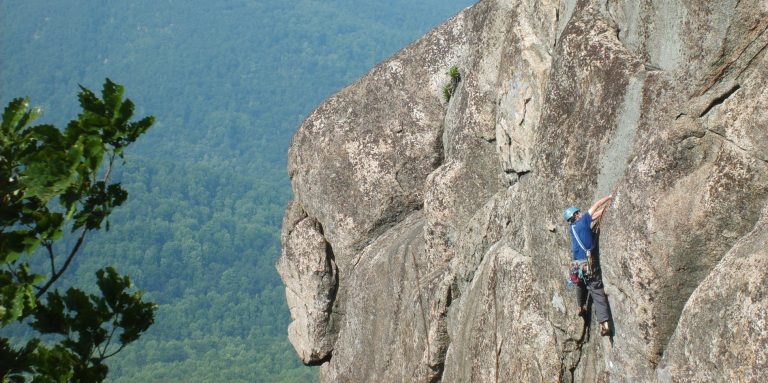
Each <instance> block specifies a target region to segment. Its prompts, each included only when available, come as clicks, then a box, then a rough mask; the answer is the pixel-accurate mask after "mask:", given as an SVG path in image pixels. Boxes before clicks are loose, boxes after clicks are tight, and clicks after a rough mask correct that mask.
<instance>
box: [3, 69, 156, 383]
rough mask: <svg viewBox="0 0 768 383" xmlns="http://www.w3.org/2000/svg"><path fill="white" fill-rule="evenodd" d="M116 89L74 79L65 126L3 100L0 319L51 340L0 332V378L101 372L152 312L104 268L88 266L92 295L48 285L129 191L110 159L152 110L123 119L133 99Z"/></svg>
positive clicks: (90, 376)
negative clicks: (64, 242) (73, 115)
mask: <svg viewBox="0 0 768 383" xmlns="http://www.w3.org/2000/svg"><path fill="white" fill-rule="evenodd" d="M123 92H124V90H123V87H122V86H120V85H118V84H115V83H113V82H112V81H111V80H109V79H107V80H106V81H105V83H104V87H103V90H102V94H101V98H99V97H98V96H96V95H95V94H94V93H93V92H91V91H90V90H88V89H86V88H83V87H81V91H80V93H79V99H80V105H81V107H82V113H81V114H80V115H79V116H78V118H77V119H75V120H72V121H71V122H70V123H69V124H68V126H67V127H66V129H64V131H60V130H58V129H56V128H55V127H54V126H52V125H36V126H29V124H30V123H31V122H32V121H33V120H34V119H35V118H36V117H37V116H38V115H39V111H38V110H36V109H32V110H30V109H29V102H28V100H27V99H21V98H17V99H14V100H13V101H11V102H10V103H9V105H8V107H6V108H5V111H4V113H3V121H2V125H0V128H1V129H2V132H1V133H2V135H1V137H2V138H0V144H2V146H0V180H3V182H2V183H0V200H2V205H0V264H1V265H0V324H1V325H2V326H3V327H4V326H7V325H9V324H11V323H12V322H17V321H18V322H23V323H26V324H28V325H29V326H30V327H31V328H32V329H34V330H35V331H36V332H37V333H39V334H51V335H55V337H54V338H55V339H58V343H57V344H56V345H55V346H53V347H49V346H47V345H45V344H44V343H43V342H41V341H40V340H39V339H37V338H36V337H33V338H32V339H30V340H28V341H27V342H26V345H24V346H23V347H21V348H20V349H15V348H14V345H13V344H12V343H11V342H10V341H9V340H8V339H6V338H0V355H2V356H3V358H2V359H0V361H1V362H0V363H2V364H0V379H8V380H10V381H13V382H23V381H25V380H26V377H27V376H30V375H31V376H35V377H36V378H35V379H36V380H35V381H38V380H41V381H67V380H70V379H71V380H75V381H82V382H98V381H102V380H104V379H105V377H106V374H107V371H108V368H107V366H106V365H105V364H104V360H105V359H107V358H109V357H111V356H113V355H115V354H116V353H117V352H119V351H120V350H122V349H123V348H124V347H125V346H126V345H127V344H129V343H131V342H133V341H135V340H137V339H138V338H139V336H140V335H141V333H143V332H144V331H146V330H147V329H148V328H149V326H150V325H151V324H152V323H153V321H154V311H155V307H154V304H153V303H149V302H144V301H143V300H142V294H141V293H139V292H133V293H130V292H129V290H131V283H130V280H129V279H128V277H121V276H120V275H118V274H117V272H116V271H115V270H114V268H111V267H109V268H106V269H103V270H99V271H98V272H96V276H97V278H98V282H97V285H98V287H99V290H100V293H101V295H95V294H86V293H85V292H83V291H82V290H80V289H77V288H74V287H71V288H69V289H68V290H67V292H66V294H64V295H61V294H59V292H58V291H56V290H54V291H50V290H51V288H52V287H53V286H54V284H55V283H56V282H57V281H58V280H59V278H61V276H62V275H63V274H64V272H65V271H66V270H67V269H68V268H69V266H70V265H71V263H72V261H73V260H74V259H75V256H76V255H78V253H79V252H80V249H81V246H82V244H83V241H84V240H85V238H86V235H87V234H88V233H90V232H92V231H96V230H99V229H101V227H102V224H103V223H104V222H105V220H106V219H107V218H108V217H109V215H110V214H111V213H112V211H113V209H114V208H116V207H118V206H120V205H122V204H123V203H124V202H125V201H126V198H127V196H128V193H127V192H126V191H125V190H124V189H123V188H122V187H121V186H120V184H118V183H112V182H111V181H110V174H111V172H112V167H113V165H114V161H115V158H116V157H118V156H120V157H122V155H123V149H124V148H125V147H127V146H128V145H130V144H132V143H133V142H135V141H136V139H138V137H139V136H141V135H142V134H143V133H144V132H146V131H147V129H149V127H150V126H151V125H152V124H153V122H154V118H153V117H146V118H144V119H141V120H139V121H135V122H132V121H130V120H131V118H132V117H133V112H134V105H133V103H132V102H131V101H130V100H125V101H123ZM105 158H106V159H107V163H106V164H105V163H104V159H105ZM65 231H68V232H69V234H70V235H72V236H73V237H74V238H76V240H75V242H74V244H73V245H72V246H71V249H69V251H68V252H66V253H65V254H63V255H62V254H59V253H58V252H56V251H55V250H54V243H55V242H56V241H59V240H61V239H62V238H63V237H64V233H65ZM38 249H42V250H43V251H37V250H38ZM38 258H47V259H46V260H45V262H40V261H36V259H38ZM62 261H63V262H62ZM46 264H47V265H46ZM57 264H58V266H57ZM33 270H35V271H33ZM43 270H47V271H43ZM27 319H30V320H27ZM115 335H117V336H118V337H117V339H114V337H115ZM117 344H119V345H117Z"/></svg>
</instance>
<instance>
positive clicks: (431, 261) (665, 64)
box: [277, 0, 768, 382]
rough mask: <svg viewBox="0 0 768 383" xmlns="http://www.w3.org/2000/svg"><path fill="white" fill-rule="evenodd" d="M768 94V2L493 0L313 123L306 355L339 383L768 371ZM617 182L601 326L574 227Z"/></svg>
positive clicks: (303, 130)
mask: <svg viewBox="0 0 768 383" xmlns="http://www.w3.org/2000/svg"><path fill="white" fill-rule="evenodd" d="M452 66H456V67H458V68H459V70H460V72H461V78H462V80H461V82H460V83H459V84H458V87H457V89H456V90H455V93H454V94H453V96H452V97H451V99H450V101H449V102H445V101H444V100H443V99H442V87H443V86H444V85H445V84H446V83H448V82H449V81H450V78H449V77H448V75H447V74H446V71H447V70H448V69H449V68H450V67H452ZM767 88H768V3H766V2H765V1H759V0H740V1H736V0H732V1H726V2H697V1H689V0H675V1H669V0H665V1H660V0H648V1H613V0H609V1H605V2H590V1H575V0H571V1H547V0H543V1H533V0H514V1H513V0H482V1H480V2H479V3H478V4H476V5H475V6H473V7H472V8H469V9H467V10H465V11H463V12H462V13H460V14H459V15H457V16H456V17H454V18H452V19H451V20H448V21H447V22H446V23H445V24H443V25H442V26H440V27H438V28H437V29H435V30H434V31H432V32H430V33H429V34H427V35H426V36H424V37H423V38H422V39H420V40H419V41H417V42H416V43H414V44H413V45H411V46H409V47H407V48H405V49H404V50H403V51H401V52H400V53H398V54H397V55H395V56H393V57H392V58H391V59H389V60H387V61H386V62H384V63H382V64H380V65H379V66H377V67H376V68H374V69H373V70H372V71H371V72H370V73H368V74H367V75H366V76H365V77H363V78H362V79H361V80H359V81H358V82H356V83H355V84H353V85H351V86H350V87H348V88H346V89H344V90H343V91H341V92H340V93H338V94H337V95H335V96H333V97H331V98H330V99H328V100H327V101H325V102H324V103H323V104H322V105H320V107H318V109H317V110H316V111H315V112H313V113H312V114H311V115H310V116H309V118H307V120H306V121H305V122H304V123H303V124H302V125H301V127H300V128H299V130H298V132H297V133H296V136H295V137H294V140H293V143H292V145H291V149H290V152H289V173H290V175H291V179H292V184H293V190H294V194H295V197H296V199H295V201H294V202H292V204H291V205H290V206H289V208H288V210H287V212H286V218H285V220H284V226H283V238H282V241H283V255H282V257H281V258H280V260H279V262H278V265H277V268H278V271H279V272H280V275H281V276H282V278H283V280H284V282H285V284H286V295H287V299H288V305H289V307H290V309H291V314H292V317H293V323H292V324H291V325H290V327H289V329H288V332H289V338H290V340H291V342H292V343H293V345H294V346H295V348H296V350H297V353H298V354H299V355H300V356H301V358H302V360H303V361H304V363H307V364H322V367H321V380H322V381H325V382H347V381H349V382H392V381H414V382H417V381H418V382H422V381H430V382H435V381H444V382H489V381H494V382H498V381H504V382H509V381H536V382H552V381H564V382H596V381H603V382H607V381H612V382H638V381H642V382H655V381H659V382H689V381H694V382H696V381H698V382H710V381H745V382H761V381H768V351H766V350H768V326H766V323H767V322H766V320H767V317H768V271H766V270H768V253H766V249H765V248H766V245H767V244H768V234H766V233H768V92H765V89H767ZM609 193H613V194H614V195H615V197H616V198H615V200H614V202H613V204H612V206H611V208H610V209H609V210H608V212H607V213H606V216H605V218H604V219H603V220H602V222H601V223H600V249H601V261H602V266H603V280H604V282H605V285H606V292H607V294H608V299H609V302H610V307H611V312H612V316H613V322H612V325H613V330H614V331H613V336H611V337H602V338H601V337H600V336H599V335H597V331H596V330H595V329H596V324H595V323H594V322H593V321H591V320H587V321H584V320H582V319H581V318H579V317H577V316H576V309H577V306H576V303H575V297H574V293H573V292H572V291H569V290H567V289H566V285H565V280H566V271H567V267H568V263H569V259H570V242H569V236H568V233H567V228H566V227H565V225H564V224H563V223H562V221H561V218H560V217H561V214H562V209H563V208H565V207H567V206H570V205H576V206H581V207H583V208H587V207H588V206H589V205H590V204H591V203H592V202H593V201H595V200H596V199H597V198H599V197H601V196H603V195H606V194H609Z"/></svg>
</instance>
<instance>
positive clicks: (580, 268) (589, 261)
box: [569, 224, 593, 282]
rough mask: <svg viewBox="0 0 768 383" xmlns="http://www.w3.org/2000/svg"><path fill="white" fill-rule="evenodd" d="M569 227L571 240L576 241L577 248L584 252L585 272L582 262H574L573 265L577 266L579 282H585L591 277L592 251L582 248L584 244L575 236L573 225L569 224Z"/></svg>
mask: <svg viewBox="0 0 768 383" xmlns="http://www.w3.org/2000/svg"><path fill="white" fill-rule="evenodd" d="M569 226H570V227H571V233H573V238H574V239H575V240H576V243H577V244H579V247H580V248H581V249H582V250H584V253H585V254H587V260H586V263H587V269H586V270H584V267H583V265H584V261H578V260H574V264H575V265H577V266H578V275H579V279H580V280H581V281H584V282H586V281H587V278H589V277H590V276H591V275H592V273H593V269H592V249H589V250H587V248H586V246H584V244H583V243H582V242H581V239H580V238H579V235H578V234H576V228H575V227H574V225H573V224H571V225H569ZM585 271H586V273H585Z"/></svg>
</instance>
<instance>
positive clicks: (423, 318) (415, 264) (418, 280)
mask: <svg viewBox="0 0 768 383" xmlns="http://www.w3.org/2000/svg"><path fill="white" fill-rule="evenodd" d="M409 253H411V260H412V261H413V270H414V273H415V274H416V287H417V289H418V291H417V294H418V296H419V311H420V312H421V321H422V322H421V323H422V325H423V326H424V340H425V342H426V344H427V364H428V365H429V355H430V353H431V352H432V346H431V344H430V342H429V327H428V326H427V313H426V312H425V310H424V298H423V295H424V294H423V292H422V288H421V278H420V277H419V263H418V262H417V261H416V254H415V252H414V251H409Z"/></svg>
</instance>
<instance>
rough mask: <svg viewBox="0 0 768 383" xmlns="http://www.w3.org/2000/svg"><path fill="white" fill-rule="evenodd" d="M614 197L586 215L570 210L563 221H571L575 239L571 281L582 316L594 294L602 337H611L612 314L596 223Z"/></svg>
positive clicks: (603, 199)
mask: <svg viewBox="0 0 768 383" xmlns="http://www.w3.org/2000/svg"><path fill="white" fill-rule="evenodd" d="M612 198H613V196H612V195H609V196H606V197H603V198H601V199H599V200H598V201H597V202H595V203H594V205H592V207H590V208H589V210H588V211H587V212H586V213H582V212H581V210H579V209H578V208H576V207H569V208H567V209H565V212H563V218H565V220H566V221H568V231H569V233H570V236H571V250H572V252H573V259H572V263H571V268H570V278H571V281H573V283H574V285H575V286H576V300H577V301H578V304H579V311H578V314H579V316H581V317H583V316H585V315H586V314H587V292H589V293H590V294H591V295H592V302H593V304H594V306H595V313H596V314H597V321H598V322H599V323H600V335H602V336H605V335H609V334H610V331H611V328H610V323H609V321H610V313H609V310H608V300H607V298H606V297H605V290H604V288H603V278H602V275H601V272H600V256H599V254H597V253H598V251H593V250H595V241H594V233H593V232H592V222H593V221H597V220H599V219H600V217H602V215H603V213H604V212H605V209H606V208H607V207H608V201H610V200H611V199H612Z"/></svg>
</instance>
